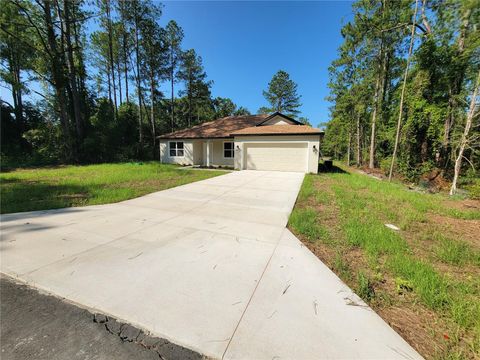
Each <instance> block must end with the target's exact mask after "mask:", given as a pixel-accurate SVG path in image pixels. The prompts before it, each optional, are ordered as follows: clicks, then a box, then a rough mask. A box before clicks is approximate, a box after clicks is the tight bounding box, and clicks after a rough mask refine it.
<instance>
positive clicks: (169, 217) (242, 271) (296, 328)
mask: <svg viewBox="0 0 480 360" xmlns="http://www.w3.org/2000/svg"><path fill="white" fill-rule="evenodd" d="M302 180H303V174H299V173H287V172H265V171H241V172H232V173H229V174H226V175H223V176H220V177H215V178H212V179H208V180H204V181H200V182H196V183H192V184H188V185H183V186H179V187H176V188H172V189H169V190H164V191H160V192H157V193H153V194H150V195H147V196H143V197H141V198H137V199H133V200H128V201H124V202H121V203H117V204H110V205H101V206H89V207H83V208H70V209H61V210H50V211H39V212H31V213H19V214H10V215H4V216H2V223H1V231H2V238H1V243H0V246H1V260H2V261H1V271H2V272H3V273H5V274H7V275H10V276H13V277H16V278H17V279H20V280H22V281H24V282H26V283H28V284H30V285H32V286H34V287H37V288H40V289H42V290H45V291H48V292H49V293H52V294H55V295H57V296H60V297H64V298H66V299H68V300H70V301H72V302H74V303H77V304H79V305H80V306H82V307H85V308H89V309H93V310H95V311H99V312H102V313H105V314H109V315H112V316H114V317H116V318H118V319H122V320H123V321H126V322H129V323H131V324H133V325H136V326H138V327H140V328H143V329H146V330H149V331H150V332H152V333H153V334H154V335H156V336H159V337H163V338H166V339H168V340H170V341H172V342H174V343H176V344H179V345H182V346H185V347H188V348H190V349H192V350H195V351H198V352H200V353H202V354H204V355H206V356H210V357H214V358H225V359H273V358H275V359H316V358H343V359H345V358H356V359H358V358H368V359H373V358H378V359H380V358H381V359H385V358H389V359H393V358H402V359H404V358H406V359H414V358H420V356H419V355H418V354H417V353H416V352H415V351H414V350H413V349H412V348H411V347H410V346H409V345H408V344H407V343H406V342H405V341H404V340H403V339H402V338H401V337H400V336H399V335H397V334H396V333H395V332H394V331H393V330H392V329H391V328H390V327H389V326H388V325H387V324H386V323H385V322H384V321H383V320H382V319H381V318H380V317H379V316H378V315H376V314H375V313H374V312H373V311H372V310H371V309H370V308H369V307H367V306H366V305H365V304H364V303H363V302H362V301H361V300H360V299H359V298H358V297H357V296H356V295H355V294H353V293H352V291H351V290H350V289H349V288H348V287H347V286H346V285H345V284H343V283H342V282H341V281H340V280H339V279H338V278H337V277H336V276H335V275H334V274H333V273H332V272H331V271H330V270H329V269H328V268H327V267H326V266H325V265H324V264H323V263H322V262H320V261H319V260H318V259H317V258H316V257H315V256H314V255H313V254H312V253H311V252H310V251H309V250H308V249H306V248H305V247H304V246H303V245H302V244H301V243H300V241H299V240H298V239H297V238H296V237H295V236H294V235H293V234H292V233H290V232H289V231H288V230H287V229H286V228H285V225H286V224H287V220H288V216H289V214H290V212H291V210H292V208H293V205H294V203H295V199H296V197H297V194H298V191H299V189H300V186H301V183H302Z"/></svg>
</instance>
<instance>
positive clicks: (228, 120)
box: [158, 115, 268, 139]
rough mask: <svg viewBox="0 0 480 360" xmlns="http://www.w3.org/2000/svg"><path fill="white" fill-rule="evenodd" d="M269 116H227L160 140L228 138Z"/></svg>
mask: <svg viewBox="0 0 480 360" xmlns="http://www.w3.org/2000/svg"><path fill="white" fill-rule="evenodd" d="M267 117H268V115H243V116H227V117H224V118H220V119H217V120H214V121H209V122H206V123H203V124H200V125H196V126H193V127H191V128H188V129H183V130H178V131H174V132H172V133H169V134H165V135H161V136H159V137H158V138H160V139H202V138H228V137H230V136H231V135H230V134H231V133H232V132H234V131H237V130H240V129H244V128H248V127H250V126H255V125H257V124H259V123H261V122H262V121H263V120H265V118H267Z"/></svg>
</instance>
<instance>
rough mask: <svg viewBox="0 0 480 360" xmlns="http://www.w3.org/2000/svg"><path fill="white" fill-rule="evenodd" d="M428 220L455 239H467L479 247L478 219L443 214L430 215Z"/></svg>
mask: <svg viewBox="0 0 480 360" xmlns="http://www.w3.org/2000/svg"><path fill="white" fill-rule="evenodd" d="M429 218H430V221H431V222H432V223H433V224H435V226H436V227H438V228H439V229H440V230H442V231H444V232H446V233H449V234H451V235H452V236H453V237H454V238H456V239H462V240H465V241H467V242H468V243H469V244H470V245H472V246H474V247H476V248H477V249H480V220H463V219H455V218H451V217H448V216H443V215H436V214H435V215H431V216H429Z"/></svg>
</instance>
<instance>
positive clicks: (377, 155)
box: [322, 0, 480, 193]
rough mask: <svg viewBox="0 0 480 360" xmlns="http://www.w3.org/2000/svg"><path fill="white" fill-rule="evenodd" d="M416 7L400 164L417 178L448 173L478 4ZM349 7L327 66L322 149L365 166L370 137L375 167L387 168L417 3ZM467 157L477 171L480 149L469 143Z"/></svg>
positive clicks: (477, 41) (471, 61)
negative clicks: (327, 117)
mask: <svg viewBox="0 0 480 360" xmlns="http://www.w3.org/2000/svg"><path fill="white" fill-rule="evenodd" d="M419 4H420V5H419V6H420V8H419V11H418V12H417V19H416V23H417V25H418V26H417V27H416V34H415V43H414V45H415V46H414V49H413V54H412V56H411V59H410V60H411V62H410V68H409V73H408V77H407V81H406V89H405V98H404V103H403V113H402V117H401V133H400V135H401V137H400V144H399V149H398V161H397V162H398V164H396V166H395V171H396V172H397V173H399V174H401V175H402V176H403V177H405V178H407V179H409V180H412V181H418V180H419V179H420V178H421V176H422V175H423V174H425V173H426V172H428V171H430V170H431V169H432V168H441V169H442V170H443V171H442V174H443V175H444V176H446V177H448V176H451V173H452V169H453V164H454V157H455V149H456V147H457V146H458V139H459V137H460V134H461V133H463V128H464V122H465V118H466V106H465V104H467V103H468V98H469V96H471V95H470V93H469V91H468V89H469V87H470V86H471V83H472V80H474V78H475V75H476V73H477V72H478V58H479V55H480V53H479V49H480V35H479V32H478V31H477V29H476V27H477V25H478V23H479V18H480V11H479V8H478V6H476V5H475V1H446V2H444V3H442V5H441V6H440V5H439V4H437V2H435V1H426V2H423V3H422V2H420V3H419ZM352 8H353V14H354V16H353V20H352V21H351V22H348V23H347V24H346V25H345V26H344V27H343V28H342V36H343V38H344V41H343V43H342V44H341V46H340V47H339V51H338V53H339V55H338V58H337V59H335V60H334V61H333V62H332V65H331V66H330V68H329V74H330V82H329V87H330V94H329V96H328V97H327V99H328V100H329V101H331V102H332V107H331V108H330V121H329V122H328V124H327V126H326V133H325V139H324V143H323V145H322V146H323V148H322V152H323V154H324V155H326V156H333V157H334V158H336V159H342V160H347V157H348V154H349V155H350V158H349V159H348V160H349V161H353V160H354V162H355V163H356V165H363V164H365V163H366V161H365V160H366V159H367V158H368V157H369V150H370V149H369V147H370V144H371V141H372V140H373V144H374V148H373V151H374V153H373V156H374V164H375V165H376V166H380V167H381V168H382V170H384V171H388V170H389V168H390V163H391V161H390V160H391V157H392V153H393V147H394V146H393V145H394V141H395V134H396V127H397V119H398V117H399V111H400V108H399V102H400V97H401V88H402V87H401V85H402V82H403V73H404V70H405V66H406V53H407V49H408V43H409V41H408V40H409V38H410V25H409V24H411V21H412V20H411V19H412V16H413V13H414V2H411V1H410V2H408V1H407V2H405V1H398V2H394V3H393V2H381V1H377V2H371V1H363V0H358V1H356V2H355V3H354V4H353V5H352ZM402 24H404V25H402ZM375 109H376V111H375ZM374 116H375V132H374V133H373V139H372V128H373V126H372V125H373V119H374ZM479 131H480V127H478V126H475V127H474V128H473V129H472V131H471V132H472V134H471V139H472V140H471V142H473V143H475V139H478V137H479V135H480V133H479ZM357 154H360V155H361V156H360V158H359V159H356V157H358V155H357ZM464 156H465V158H467V159H468V160H469V161H470V162H471V163H472V164H473V166H474V167H475V168H478V167H479V166H480V153H479V152H478V147H477V146H475V145H474V146H469V147H468V149H467V150H466V152H465V154H464ZM464 163H465V162H464ZM467 167H468V164H464V165H463V168H464V169H466V168H467ZM474 193H475V191H474Z"/></svg>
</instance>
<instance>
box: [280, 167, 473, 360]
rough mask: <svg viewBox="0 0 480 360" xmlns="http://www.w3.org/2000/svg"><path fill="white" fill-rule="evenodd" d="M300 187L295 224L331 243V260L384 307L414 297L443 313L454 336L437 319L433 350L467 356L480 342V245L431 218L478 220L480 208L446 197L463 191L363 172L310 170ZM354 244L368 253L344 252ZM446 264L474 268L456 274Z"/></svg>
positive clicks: (412, 302) (312, 237)
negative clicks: (422, 189) (409, 185)
mask: <svg viewBox="0 0 480 360" xmlns="http://www.w3.org/2000/svg"><path fill="white" fill-rule="evenodd" d="M304 188H305V189H304ZM300 194H301V196H300V197H299V200H298V201H297V204H296V207H295V209H294V211H293V213H292V215H291V217H290V222H289V226H290V228H291V229H292V231H293V232H294V233H297V234H301V235H303V237H304V238H307V239H308V241H310V242H318V243H319V244H323V245H322V246H326V247H329V250H328V251H326V252H325V253H326V254H333V255H328V256H330V257H331V258H330V259H329V260H328V261H329V264H330V266H331V267H332V269H333V270H334V271H335V272H336V273H337V274H338V275H339V276H340V278H342V279H343V280H345V281H346V282H349V283H350V284H351V285H352V287H353V288H354V289H355V290H356V292H357V294H358V295H359V296H360V297H361V298H362V299H364V300H365V301H367V302H370V303H371V304H375V306H376V307H377V306H380V307H381V306H390V305H392V304H393V303H395V302H402V303H405V302H406V303H407V304H409V305H411V306H413V307H415V306H417V304H419V305H421V306H422V307H424V308H425V309H430V310H425V312H428V311H433V312H434V314H435V316H436V317H437V318H436V319H437V320H438V321H439V320H440V319H441V321H444V322H446V324H448V328H449V329H450V337H449V340H448V341H449V342H448V348H445V347H444V345H445V339H443V338H442V337H440V339H439V338H438V337H437V335H434V334H438V333H440V334H443V333H444V331H445V329H444V328H443V327H441V326H440V325H439V324H440V323H439V322H437V320H436V321H435V323H434V324H433V325H432V326H433V327H434V330H433V331H432V334H431V335H430V336H435V341H440V342H439V347H440V348H442V349H443V350H442V352H441V353H439V354H428V355H430V356H435V357H437V358H457V357H459V358H462V357H463V358H465V357H471V356H472V354H475V353H476V352H477V351H478V350H479V349H480V279H479V277H478V273H479V267H480V251H479V250H478V249H477V248H475V247H474V246H473V245H471V244H469V243H467V242H466V241H465V240H462V238H457V237H458V234H456V235H455V236H456V238H453V235H449V234H448V232H446V230H445V228H443V227H437V224H436V223H434V222H432V220H431V215H433V214H437V215H441V216H442V217H449V218H450V219H464V220H469V221H470V220H471V221H477V220H475V219H480V212H478V211H475V210H470V209H460V208H458V207H457V206H456V207H455V208H453V207H449V206H446V205H445V204H447V203H448V204H450V203H451V202H452V201H461V199H456V200H455V199H452V198H447V197H445V196H443V195H440V194H435V195H434V194H425V193H419V192H414V191H410V190H408V189H406V188H405V187H404V186H403V185H401V184H395V183H388V182H384V181H378V180H375V179H372V178H370V177H367V176H364V175H361V174H356V173H329V174H322V175H307V176H306V178H305V182H304V184H303V187H302V191H301V193H300ZM447 201H448V202H447ZM325 214H334V215H335V217H336V224H338V229H336V230H335V232H332V234H335V235H332V234H329V232H328V231H327V228H324V227H323V226H324V222H325V221H326V220H328V221H331V216H326V215H325ZM386 223H391V224H394V225H397V226H398V227H399V228H400V229H401V230H400V231H398V232H397V231H394V230H392V229H389V228H387V227H386V226H385V224H386ZM329 224H331V222H329ZM339 235H340V236H339ZM332 237H335V238H332ZM349 249H351V251H355V253H354V254H355V256H357V252H358V251H360V254H359V255H358V256H360V257H362V258H363V260H362V261H358V262H353V263H351V262H349V261H348V260H347V257H345V254H344V251H345V250H346V251H349ZM323 253H324V252H322V254H323ZM349 258H351V257H349ZM349 258H348V259H349ZM365 260H366V261H365ZM440 265H441V266H440ZM365 266H366V268H365ZM466 266H469V267H468V268H465V267H466ZM445 267H447V268H448V267H450V268H452V269H453V268H454V269H456V270H455V271H457V272H458V270H460V269H462V270H463V271H466V273H465V272H464V273H463V274H462V277H461V278H460V277H456V276H455V271H452V272H450V271H445ZM472 269H473V270H472ZM469 271H473V272H471V273H469ZM353 274H356V275H353ZM469 274H471V275H469ZM385 279H390V280H389V281H387V282H386V281H385ZM425 321H427V319H425ZM436 326H437V327H438V329H437V328H435V327H436ZM408 331H409V330H407V333H408ZM455 334H460V335H458V336H455ZM410 340H412V341H413V342H415V339H414V338H411V339H410ZM447 354H450V355H447Z"/></svg>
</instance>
